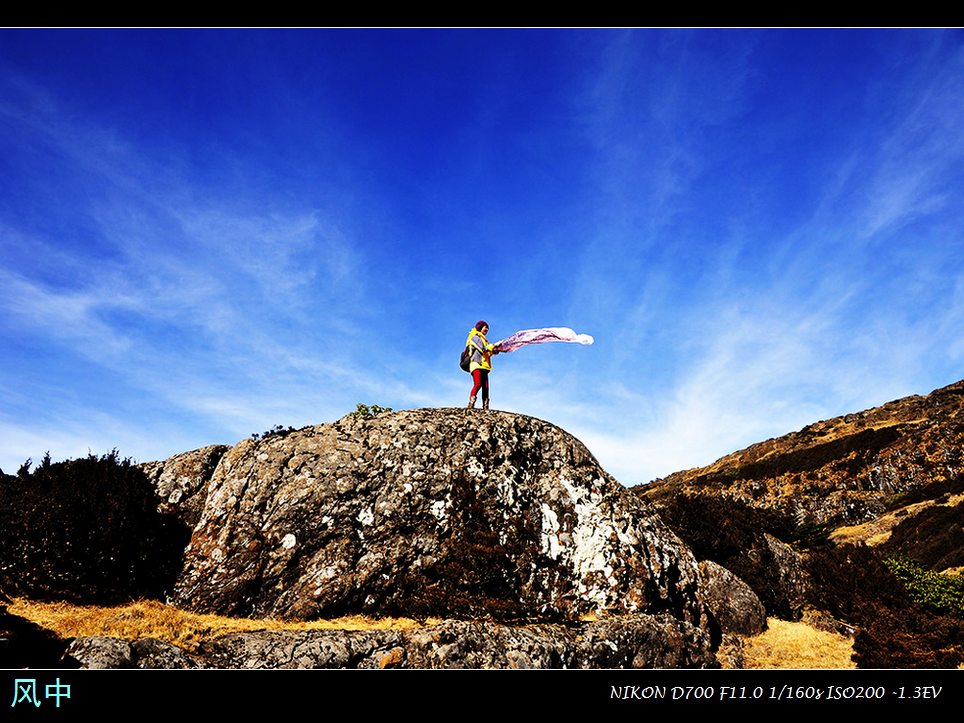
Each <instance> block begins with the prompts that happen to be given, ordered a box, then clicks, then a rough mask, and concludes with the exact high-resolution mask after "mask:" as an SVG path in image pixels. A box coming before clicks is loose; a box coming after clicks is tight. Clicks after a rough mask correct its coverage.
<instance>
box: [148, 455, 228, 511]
mask: <svg viewBox="0 0 964 723" xmlns="http://www.w3.org/2000/svg"><path fill="white" fill-rule="evenodd" d="M229 449H230V447H228V446H227V445H224V444H214V445H211V446H208V447H202V448H201V449H196V450H194V451H192V452H183V453H181V454H176V455H174V456H173V457H171V458H169V459H166V460H163V461H160V462H145V463H144V464H142V465H141V469H142V470H143V471H144V474H145V475H146V476H147V478H148V479H149V480H150V481H151V484H153V485H154V488H155V489H156V490H157V496H158V497H159V498H160V505H159V507H158V509H159V511H160V512H161V513H162V514H167V515H174V516H176V517H177V518H178V519H180V520H181V521H182V522H183V523H184V525H185V526H186V527H188V529H191V528H193V527H194V526H195V525H196V524H197V523H198V520H199V519H201V509H202V508H203V507H204V500H205V499H206V498H207V485H208V482H210V481H211V475H212V474H214V470H215V468H216V467H217V466H218V462H220V461H221V457H223V456H224V453H225V452H227V451H228V450H229Z"/></svg>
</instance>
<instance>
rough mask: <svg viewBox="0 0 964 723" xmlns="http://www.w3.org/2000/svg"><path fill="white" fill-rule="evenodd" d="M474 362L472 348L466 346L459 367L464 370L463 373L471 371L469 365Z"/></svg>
mask: <svg viewBox="0 0 964 723" xmlns="http://www.w3.org/2000/svg"><path fill="white" fill-rule="evenodd" d="M471 362H472V348H471V347H470V346H469V345H468V344H466V345H465V348H464V349H463V350H462V355H461V356H460V357H459V366H460V367H461V368H462V371H463V372H468V371H469V364H470V363H471Z"/></svg>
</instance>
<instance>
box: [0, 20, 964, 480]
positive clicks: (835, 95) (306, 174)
mask: <svg viewBox="0 0 964 723" xmlns="http://www.w3.org/2000/svg"><path fill="white" fill-rule="evenodd" d="M962 41H964V34H962V33H961V32H960V31H956V30H938V29H921V30H911V29H877V30H873V29H837V30H830V29H812V30H801V29H783V30H779V29H762V30H735V29H717V30H713V29H706V30H698V29H640V30H631V29H515V30H510V29H489V30H469V29H437V30H429V29H423V30H419V29H408V30H402V29H383V30H370V29H355V30H333V29H332V30H324V29H316V30H79V29H64V30H41V29H34V30H18V29H6V30H0V288H3V293H2V295H0V349H2V350H3V351H2V355H0V468H2V469H3V470H4V471H6V472H8V473H9V472H15V471H16V469H17V468H18V467H19V466H20V464H21V463H22V462H23V461H24V460H26V459H27V458H28V457H31V458H33V459H34V460H38V459H39V458H40V457H42V456H43V454H44V453H45V452H47V451H49V452H50V454H51V456H52V457H53V458H54V459H55V460H56V459H65V458H72V457H78V456H83V455H86V454H87V453H88V451H91V452H93V453H95V454H102V453H105V452H107V451H110V450H111V449H113V448H115V447H116V448H117V449H118V450H119V452H120V453H121V454H122V455H123V456H131V457H133V458H134V459H136V460H138V461H148V460H152V459H159V458H164V457H167V456H169V455H171V454H175V453H177V452H181V451H186V450H189V449H195V448H198V447H201V446H204V445H207V444H212V443H228V444H233V443H235V442H237V441H239V440H240V439H243V438H245V437H247V436H249V435H251V434H252V433H255V432H263V431H265V430H266V429H268V428H271V427H273V426H275V425H277V424H281V425H284V426H289V425H290V426H294V427H300V426H304V425H307V424H319V423H323V422H330V421H333V420H335V419H337V418H338V417H340V416H342V415H343V414H345V413H346V412H349V411H351V410H353V409H354V408H355V405H356V404H357V403H359V402H363V403H366V404H379V405H381V406H388V407H393V408H395V409H408V408H418V407H454V406H462V405H464V404H465V402H466V400H467V397H468V391H469V387H470V380H469V377H468V375H466V374H464V373H463V372H462V371H460V370H459V368H458V366H457V363H456V358H457V356H458V354H459V351H460V349H461V346H462V344H463V342H464V340H465V337H466V334H467V332H468V330H469V328H470V327H471V326H472V325H473V324H474V323H475V322H476V321H477V320H478V319H483V318H484V319H485V320H487V321H488V322H489V324H490V326H491V332H490V335H489V336H490V340H492V341H496V340H498V339H501V338H503V337H505V336H508V335H509V334H510V333H512V332H514V331H516V330H519V329H525V328H532V327H540V326H569V327H572V328H574V329H575V330H576V331H577V332H580V333H588V334H592V335H593V336H594V337H595V340H596V343H595V344H594V345H593V346H579V345H574V344H547V345H542V346H536V347H528V348H524V349H521V350H519V351H517V352H514V353H512V354H507V355H504V356H499V357H496V359H495V369H494V371H493V373H492V376H491V385H492V405H493V407H495V408H498V409H504V410H509V411H514V412H520V413H524V414H530V415H533V416H536V417H540V418H542V419H545V420H548V421H550V422H552V423H554V424H556V425H559V426H561V427H563V428H564V429H566V430H568V431H570V432H571V433H573V434H574V435H575V436H577V437H578V438H579V439H581V440H582V441H583V442H585V443H586V444H587V446H588V447H589V449H590V450H591V451H592V452H593V453H594V454H595V455H596V456H597V458H598V459H599V461H600V462H601V463H602V465H603V466H604V467H605V468H606V469H607V470H608V471H610V472H611V473H613V474H614V475H615V476H616V477H617V479H619V480H620V481H621V482H622V483H623V484H627V485H632V484H636V483H640V482H646V481H649V480H651V479H654V478H656V477H659V476H663V475H666V474H668V473H670V472H673V471H676V470H679V469H684V468H688V467H694V466H699V465H703V464H708V463H710V462H712V461H713V460H715V459H717V458H718V457H720V456H722V455H724V454H726V453H729V452H731V451H735V450H737V449H740V448H742V447H745V446H747V445H748V444H751V443H753V442H757V441H761V440H764V439H767V438H769V437H774V436H779V435H782V434H785V433H787V432H790V431H794V430H797V429H799V428H800V427H802V426H804V425H806V424H808V423H810V422H814V421H817V420H820V419H826V418H828V417H832V416H836V415H839V414H844V413H848V412H854V411H859V410H861V409H865V408H868V407H871V406H874V405H878V404H881V403H883V402H886V401H889V400H891V399H895V398H898V397H902V396H906V395H910V394H924V393H927V392H930V391H931V390H932V389H935V388H937V387H940V386H944V385H946V384H949V383H952V382H954V381H957V380H959V379H961V378H964V372H962V370H961V367H962V362H964V338H962V335H961V332H960V330H961V328H962V322H964V277H962V271H964V231H962V229H964V163H962V160H964V42H962Z"/></svg>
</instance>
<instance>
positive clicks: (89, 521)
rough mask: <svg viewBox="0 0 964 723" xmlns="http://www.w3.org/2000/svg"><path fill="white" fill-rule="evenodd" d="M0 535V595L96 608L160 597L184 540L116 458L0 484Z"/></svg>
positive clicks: (127, 464) (42, 470)
mask: <svg viewBox="0 0 964 723" xmlns="http://www.w3.org/2000/svg"><path fill="white" fill-rule="evenodd" d="M0 529H2V530H3V534H2V535H0V588H2V589H3V590H5V591H6V592H7V593H8V594H11V595H24V596H30V597H34V598H37V599H63V600H70V601H75V602H84V603H97V604H110V603H114V602H120V601H123V600H129V599H132V598H136V597H159V596H162V595H163V594H164V592H165V590H166V589H167V588H169V587H170V585H171V584H172V583H173V580H174V576H175V575H176V574H177V570H178V567H179V565H180V555H181V552H182V551H183V548H184V545H185V544H186V541H187V540H186V536H185V532H184V530H183V528H181V527H180V526H178V525H176V524H175V523H173V522H168V521H166V520H165V519H164V518H162V517H161V515H160V514H159V513H158V512H157V501H156V497H155V492H154V489H153V487H152V486H151V484H150V482H149V481H148V479H147V477H146V476H145V475H144V473H143V472H142V471H141V470H140V468H138V467H137V466H136V465H135V464H133V463H132V462H131V460H130V459H124V460H121V459H120V458H119V457H118V453H117V450H114V451H112V452H111V453H109V454H106V455H104V456H102V457H97V456H95V455H92V454H90V455H88V456H87V457H86V458H81V459H75V460H68V461H65V462H57V463H52V462H51V461H50V457H49V455H48V456H47V457H45V458H44V460H43V462H42V463H41V464H40V466H38V467H37V468H36V470H34V471H31V470H30V462H29V460H28V462H27V463H26V464H24V465H23V466H22V467H21V468H20V471H19V472H18V474H17V475H16V476H15V477H10V476H7V477H3V478H0Z"/></svg>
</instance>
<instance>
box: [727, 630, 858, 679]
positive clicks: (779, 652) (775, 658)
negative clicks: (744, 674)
mask: <svg viewBox="0 0 964 723" xmlns="http://www.w3.org/2000/svg"><path fill="white" fill-rule="evenodd" d="M767 624H768V629H767V630H765V631H764V632H763V633H761V634H760V635H756V636H754V637H752V638H747V639H746V640H745V641H744V648H743V654H744V667H746V668H797V669H810V668H833V669H841V668H856V667H857V666H856V663H854V662H853V660H851V655H852V654H853V639H852V638H850V637H848V636H846V635H841V634H839V633H832V632H828V631H826V630H819V629H818V628H815V627H813V626H812V625H809V624H808V623H806V622H788V621H786V620H779V619H778V618H770V619H769V620H768V621H767Z"/></svg>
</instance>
